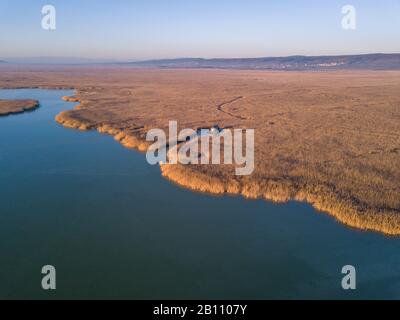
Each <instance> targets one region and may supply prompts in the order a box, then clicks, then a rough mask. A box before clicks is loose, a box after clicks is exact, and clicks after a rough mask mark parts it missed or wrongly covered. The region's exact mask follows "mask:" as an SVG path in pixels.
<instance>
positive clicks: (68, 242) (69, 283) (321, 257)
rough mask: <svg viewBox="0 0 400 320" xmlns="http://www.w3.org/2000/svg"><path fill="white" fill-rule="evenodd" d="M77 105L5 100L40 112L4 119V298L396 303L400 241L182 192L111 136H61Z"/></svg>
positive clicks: (305, 213)
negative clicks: (347, 283)
mask: <svg viewBox="0 0 400 320" xmlns="http://www.w3.org/2000/svg"><path fill="white" fill-rule="evenodd" d="M69 94H72V92H70V91H61V90H60V91H51V90H25V89H24V90H0V99H22V98H29V99H37V100H39V101H40V108H39V109H38V110H37V111H35V112H30V113H25V114H21V115H13V116H8V117H1V118H0V299H14V298H24V299H25V298H26V299H30V298H36V299H49V298H50V299H51V298H76V299H85V298H95V299H105V298H111V299H114V298H125V299H196V298H197V299H270V298H271V299H278V298H288V299H297V298H306V299H314V298H322V299H329V298H340V299H354V298H400V239H398V238H390V237H385V236H383V235H380V234H376V233H372V232H361V231H357V230H354V229H351V228H348V227H346V226H343V225H341V224H339V223H337V222H336V221H335V220H334V219H333V218H331V217H329V216H328V215H326V214H321V213H318V212H316V211H315V210H314V209H313V208H311V207H310V206H309V205H306V204H302V203H296V202H292V203H288V204H279V205H277V204H272V203H268V202H265V201H262V200H260V201H250V200H245V199H243V198H241V197H229V196H226V197H213V196H209V195H204V194H198V193H193V192H191V191H188V190H184V189H182V188H179V187H177V186H175V185H173V184H171V183H170V182H168V181H166V180H164V179H163V178H162V177H161V176H160V170H159V168H158V167H153V166H150V165H148V164H147V162H146V159H145V156H144V155H143V154H140V153H138V152H136V151H132V150H128V149H125V148H123V147H122V146H121V145H120V144H119V143H117V142H115V141H114V140H113V138H112V137H110V136H107V135H101V134H99V133H97V132H80V131H75V130H69V129H65V128H63V127H61V126H60V125H58V124H57V123H56V122H55V121H54V117H55V115H56V114H57V113H59V112H60V111H62V110H66V109H71V108H72V107H73V106H74V104H71V103H67V102H63V101H62V100H61V96H63V95H69ZM348 264H350V265H354V266H355V267H356V269H357V290H355V291H344V290H343V289H342V288H341V280H342V277H343V275H342V274H341V269H342V267H343V266H344V265H348ZM44 265H54V266H55V267H56V270H57V289H56V290H55V291H44V290H43V289H42V288H41V279H42V274H41V268H42V266H44Z"/></svg>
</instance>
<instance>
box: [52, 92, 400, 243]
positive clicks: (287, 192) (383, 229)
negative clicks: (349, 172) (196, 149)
mask: <svg viewBox="0 0 400 320" xmlns="http://www.w3.org/2000/svg"><path fill="white" fill-rule="evenodd" d="M62 99H63V100H64V101H67V102H75V103H79V105H77V106H76V107H75V108H74V109H75V110H80V109H82V108H83V107H84V106H85V101H83V100H81V99H80V98H79V91H78V90H77V89H75V95H73V96H65V97H63V98H62ZM74 109H72V110H74ZM69 111H70V110H65V111H62V112H61V113H59V114H58V115H57V116H56V117H55V120H56V122H58V123H59V124H61V125H62V126H64V127H66V128H70V129H78V130H81V131H88V130H97V131H98V132H99V133H105V134H109V135H111V136H113V137H114V139H115V140H116V141H118V142H119V143H121V144H122V145H123V146H124V147H126V148H129V149H134V150H137V151H140V152H146V151H147V148H148V147H149V146H150V143H149V142H147V141H144V140H143V139H142V138H141V137H139V136H135V135H132V134H128V133H126V132H125V131H124V130H121V129H116V128H113V127H112V126H110V125H107V124H100V125H99V124H93V123H90V122H88V121H87V122H85V121H84V120H83V119H76V118H72V117H69ZM160 169H161V175H162V176H163V177H164V178H165V179H167V180H169V181H171V182H173V183H175V184H177V185H179V186H181V187H183V188H186V189H189V190H192V191H195V192H203V193H207V194H211V195H224V194H230V195H236V196H242V197H244V198H245V199H253V200H255V199H263V200H265V201H271V202H274V203H287V202H289V201H298V202H303V203H307V204H309V205H311V206H312V207H313V208H314V209H315V210H317V211H318V212H323V213H326V214H328V215H330V216H331V217H333V218H334V219H335V220H336V221H338V222H339V223H341V224H344V225H346V226H348V227H351V228H355V229H357V230H361V231H373V232H378V233H382V234H384V235H387V236H400V210H398V211H399V212H398V211H396V210H393V211H392V212H391V211H389V210H386V212H380V213H376V212H375V213H374V212H373V210H372V209H369V208H368V207H366V206H365V205H364V204H359V207H357V205H355V204H353V203H352V202H351V199H350V200H349V199H341V198H340V197H339V196H338V194H337V193H335V192H334V191H333V190H331V188H330V187H328V186H324V185H308V184H307V182H306V181H305V182H301V183H298V182H293V183H291V182H288V181H283V178H282V181H279V179H276V178H274V179H269V180H267V181H263V183H262V184H260V183H258V182H252V181H249V182H247V183H246V182H240V181H238V180H236V179H233V178H231V179H229V180H225V181H224V180H223V179H219V178H218V177H214V176H209V175H207V174H205V173H203V172H200V173H199V172H196V171H194V170H191V166H185V167H184V166H182V165H166V164H164V165H160Z"/></svg>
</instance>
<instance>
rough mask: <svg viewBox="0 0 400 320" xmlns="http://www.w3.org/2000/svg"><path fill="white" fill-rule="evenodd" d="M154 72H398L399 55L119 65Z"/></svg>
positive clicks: (166, 61) (172, 61) (187, 59)
mask: <svg viewBox="0 0 400 320" xmlns="http://www.w3.org/2000/svg"><path fill="white" fill-rule="evenodd" d="M121 64H122V65H132V66H138V67H155V68H221V69H261V70H293V71H295V70H346V69H349V70H354V69H359V70H361V69H368V70H400V54H397V53H395V54H383V53H377V54H363V55H341V56H288V57H270V58H237V59H235V58H233V59H202V58H180V59H162V60H149V61H139V62H128V63H121Z"/></svg>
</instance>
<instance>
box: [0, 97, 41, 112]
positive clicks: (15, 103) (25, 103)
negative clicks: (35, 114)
mask: <svg viewBox="0 0 400 320" xmlns="http://www.w3.org/2000/svg"><path fill="white" fill-rule="evenodd" d="M37 107H39V102H38V101H35V100H2V99H0V116H8V115H10V114H16V113H23V112H25V111H32V110H34V109H36V108H37Z"/></svg>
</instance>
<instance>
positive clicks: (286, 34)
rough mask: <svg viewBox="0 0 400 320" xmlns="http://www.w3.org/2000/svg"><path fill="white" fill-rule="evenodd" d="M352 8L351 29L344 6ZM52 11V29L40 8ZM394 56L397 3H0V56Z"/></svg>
mask: <svg viewBox="0 0 400 320" xmlns="http://www.w3.org/2000/svg"><path fill="white" fill-rule="evenodd" d="M348 4H350V5H353V6H354V7H355V8H356V14H357V21H356V29H355V30H344V29H343V28H342V24H341V21H342V18H343V14H342V12H341V11H342V7H343V6H344V5H348ZM44 5H53V6H54V7H55V8H56V30H52V31H48V30H44V29H43V28H42V17H43V15H42V13H41V10H42V7H43V6H44ZM376 52H385V53H394V52H397V53H400V0H381V1H378V0H345V1H340V0H324V1H321V0H319V1H317V0H303V1H302V0H107V1H106V0H46V1H42V0H17V1H16V0H0V58H5V57H80V58H93V59H115V60H146V59H159V58H181V57H203V58H224V57H225V58H237V57H268V56H288V55H331V54H362V53H376Z"/></svg>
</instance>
